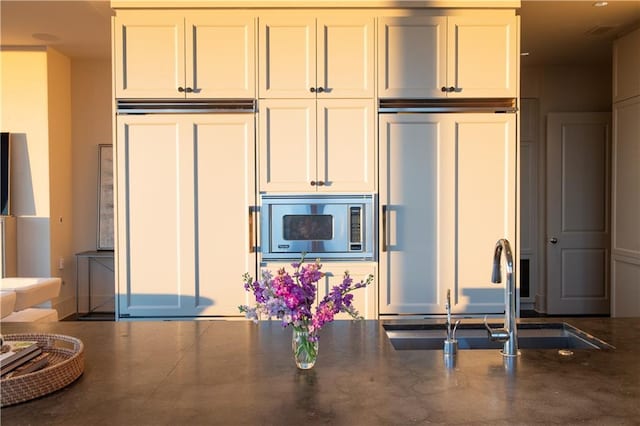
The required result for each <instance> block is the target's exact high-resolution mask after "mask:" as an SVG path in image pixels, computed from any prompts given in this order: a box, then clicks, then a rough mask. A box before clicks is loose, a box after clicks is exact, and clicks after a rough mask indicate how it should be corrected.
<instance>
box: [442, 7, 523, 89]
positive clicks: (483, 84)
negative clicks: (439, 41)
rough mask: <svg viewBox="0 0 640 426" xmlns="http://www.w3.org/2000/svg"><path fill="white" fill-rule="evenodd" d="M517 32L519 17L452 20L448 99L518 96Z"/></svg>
mask: <svg viewBox="0 0 640 426" xmlns="http://www.w3.org/2000/svg"><path fill="white" fill-rule="evenodd" d="M517 32H518V23H517V18H516V17H515V16H498V17H495V18H494V17H482V16H450V17H448V36H447V44H448V48H447V52H448V65H447V74H448V77H447V86H448V87H455V91H454V92H451V93H449V94H448V96H449V97H462V98H470V97H480V98H481V97H515V96H517V84H518V81H517V64H518V60H519V57H518V46H517V41H518V37H517Z"/></svg>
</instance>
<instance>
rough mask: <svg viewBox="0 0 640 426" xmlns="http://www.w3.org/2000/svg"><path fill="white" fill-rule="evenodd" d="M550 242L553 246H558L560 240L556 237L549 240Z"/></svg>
mask: <svg viewBox="0 0 640 426" xmlns="http://www.w3.org/2000/svg"><path fill="white" fill-rule="evenodd" d="M549 242H550V243H551V244H558V239H557V238H556V237H551V238H549Z"/></svg>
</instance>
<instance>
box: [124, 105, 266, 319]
mask: <svg viewBox="0 0 640 426" xmlns="http://www.w3.org/2000/svg"><path fill="white" fill-rule="evenodd" d="M254 143H255V138H254V118H253V115H242V114H237V115H236V114H229V115H148V116H119V117H118V122H117V145H116V156H117V157H116V158H117V160H116V161H117V163H116V170H117V187H116V188H117V190H116V200H117V207H116V211H117V235H118V242H117V247H118V252H117V253H118V274H117V279H116V281H117V284H116V291H117V294H118V307H117V310H118V317H119V318H120V319H123V318H170V317H201V316H213V315H215V316H218V315H222V316H226V315H239V312H238V305H240V304H243V303H245V302H246V300H247V295H246V292H245V291H244V288H243V285H242V279H241V276H242V274H243V273H244V272H250V273H253V272H254V271H255V268H256V263H255V262H256V256H255V247H254V246H255V243H254V241H253V236H254V235H255V232H254V229H252V226H253V220H252V217H251V215H252V214H253V213H252V211H253V210H252V207H253V206H254V205H255V186H254V185H255V184H254V182H255V176H254V174H255V172H254V170H255V158H254ZM229 164H233V165H234V167H229Z"/></svg>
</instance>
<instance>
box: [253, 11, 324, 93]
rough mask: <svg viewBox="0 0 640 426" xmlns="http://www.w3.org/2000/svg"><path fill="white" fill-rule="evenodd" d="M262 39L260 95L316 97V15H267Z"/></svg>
mask: <svg viewBox="0 0 640 426" xmlns="http://www.w3.org/2000/svg"><path fill="white" fill-rule="evenodd" d="M259 39H260V43H261V44H260V46H261V48H260V59H259V64H260V65H259V66H260V83H259V97H260V98H315V97H316V95H315V88H316V20H315V18H314V17H308V16H304V15H299V14H294V15H292V14H288V13H284V12H279V13H278V14H277V15H268V16H265V17H264V18H261V19H260V36H259ZM311 88H313V89H314V92H311Z"/></svg>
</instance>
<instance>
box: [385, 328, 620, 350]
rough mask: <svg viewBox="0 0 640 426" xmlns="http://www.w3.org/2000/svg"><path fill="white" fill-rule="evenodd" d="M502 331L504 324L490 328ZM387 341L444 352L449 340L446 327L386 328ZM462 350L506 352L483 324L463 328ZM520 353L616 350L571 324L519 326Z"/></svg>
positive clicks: (459, 333)
mask: <svg viewBox="0 0 640 426" xmlns="http://www.w3.org/2000/svg"><path fill="white" fill-rule="evenodd" d="M490 325H491V327H492V328H499V327H501V326H502V325H501V324H490ZM383 327H384V329H385V331H386V333H387V337H388V338H389V340H390V341H391V344H392V345H393V347H394V348H395V349H396V350H416V349H418V350H438V349H440V350H442V348H443V345H444V340H445V338H446V336H447V333H446V328H445V326H444V325H443V324H383ZM456 340H457V341H458V349H502V347H503V343H500V342H493V341H491V340H489V337H488V336H487V330H486V329H485V327H484V325H483V324H464V323H463V324H460V326H459V327H458V330H457V331H456ZM518 347H519V348H520V349H592V350H594V349H595V350H599V349H615V347H614V346H611V345H610V344H608V343H607V342H605V341H603V340H600V339H598V338H596V337H594V336H592V335H590V334H588V333H586V332H584V331H582V330H580V329H578V328H576V327H573V326H572V325H569V324H567V323H564V322H562V323H523V324H518Z"/></svg>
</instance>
